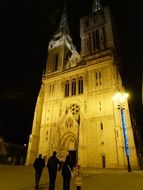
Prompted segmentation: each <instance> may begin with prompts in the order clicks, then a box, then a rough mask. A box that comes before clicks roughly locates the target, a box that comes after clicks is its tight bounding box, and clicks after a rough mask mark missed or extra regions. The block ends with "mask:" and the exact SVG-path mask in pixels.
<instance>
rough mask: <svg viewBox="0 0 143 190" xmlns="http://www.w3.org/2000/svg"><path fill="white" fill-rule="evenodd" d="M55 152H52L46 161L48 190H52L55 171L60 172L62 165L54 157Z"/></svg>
mask: <svg viewBox="0 0 143 190" xmlns="http://www.w3.org/2000/svg"><path fill="white" fill-rule="evenodd" d="M56 154H57V152H56V151H54V152H53V155H52V156H51V157H50V158H49V159H48V163H47V168H48V172H49V179H50V182H49V190H54V188H55V180H56V175H57V170H59V171H60V170H61V166H62V163H61V161H60V160H59V159H58V158H57V157H56Z"/></svg>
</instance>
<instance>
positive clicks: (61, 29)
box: [58, 0, 69, 34]
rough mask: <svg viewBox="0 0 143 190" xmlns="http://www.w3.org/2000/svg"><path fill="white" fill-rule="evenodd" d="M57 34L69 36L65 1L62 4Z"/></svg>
mask: <svg viewBox="0 0 143 190" xmlns="http://www.w3.org/2000/svg"><path fill="white" fill-rule="evenodd" d="M58 32H62V33H64V34H69V27H68V17H67V0H65V2H64V9H63V14H62V17H61V21H60V25H59V28H58Z"/></svg>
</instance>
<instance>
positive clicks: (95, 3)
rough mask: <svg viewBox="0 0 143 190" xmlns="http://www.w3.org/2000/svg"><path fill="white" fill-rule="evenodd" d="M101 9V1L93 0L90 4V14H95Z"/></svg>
mask: <svg viewBox="0 0 143 190" xmlns="http://www.w3.org/2000/svg"><path fill="white" fill-rule="evenodd" d="M101 9H102V4H101V0H93V3H92V13H95V12H97V11H99V10H101Z"/></svg>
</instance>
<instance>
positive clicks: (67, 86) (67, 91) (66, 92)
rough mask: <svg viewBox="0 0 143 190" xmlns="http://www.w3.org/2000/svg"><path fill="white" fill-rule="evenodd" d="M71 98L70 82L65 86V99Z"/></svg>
mask: <svg viewBox="0 0 143 190" xmlns="http://www.w3.org/2000/svg"><path fill="white" fill-rule="evenodd" d="M67 96H69V81H66V84H65V97H67Z"/></svg>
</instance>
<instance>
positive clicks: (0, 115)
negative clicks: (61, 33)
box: [0, 0, 143, 144]
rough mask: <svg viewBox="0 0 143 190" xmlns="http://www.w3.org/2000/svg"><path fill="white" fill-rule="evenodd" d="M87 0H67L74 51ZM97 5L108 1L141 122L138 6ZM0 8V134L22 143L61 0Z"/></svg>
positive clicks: (121, 0)
mask: <svg viewBox="0 0 143 190" xmlns="http://www.w3.org/2000/svg"><path fill="white" fill-rule="evenodd" d="M91 2H92V0H84V1H83V0H68V18H69V26H70V30H71V35H72V38H73V41H74V44H75V45H76V46H77V50H79V51H80V38H79V18H80V17H81V16H83V15H85V14H86V13H89V12H90V11H91ZM77 3H78V4H77ZM102 4H103V5H108V6H109V8H110V10H111V13H112V16H113V18H114V22H115V25H116V31H117V35H118V40H119V47H120V55H121V60H122V64H123V70H122V73H123V82H124V85H125V88H126V91H128V92H129V93H130V94H131V95H130V106H131V108H132V111H133V112H134V114H135V116H136V118H137V122H138V123H139V125H140V126H141V115H142V113H141V110H142V106H141V74H142V72H141V60H143V59H142V57H143V56H142V51H141V49H142V46H141V34H142V32H141V25H142V24H141V23H142V22H140V18H141V12H140V9H139V7H141V5H139V3H138V4H137V5H136V4H135V1H131V0H116V1H115V0H104V2H103V1H102ZM0 9H1V10H0V14H1V15H0V47H1V49H0V55H1V56H0V136H2V137H3V138H4V140H5V141H7V142H13V143H20V144H23V143H27V142H28V138H29V134H30V133H31V128H32V121H33V115H34V108H35V104H36V98H37V95H38V92H39V89H40V84H41V77H42V72H43V69H44V67H45V64H46V58H47V46H48V41H49V38H50V37H51V35H52V33H53V32H54V31H55V29H56V28H57V26H58V23H59V21H60V16H61V14H62V9H63V0H43V1H39V2H38V3H36V1H35V2H34V3H33V2H32V1H30V0H29V1H10V0H9V1H4V2H3V3H1V5H0Z"/></svg>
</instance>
